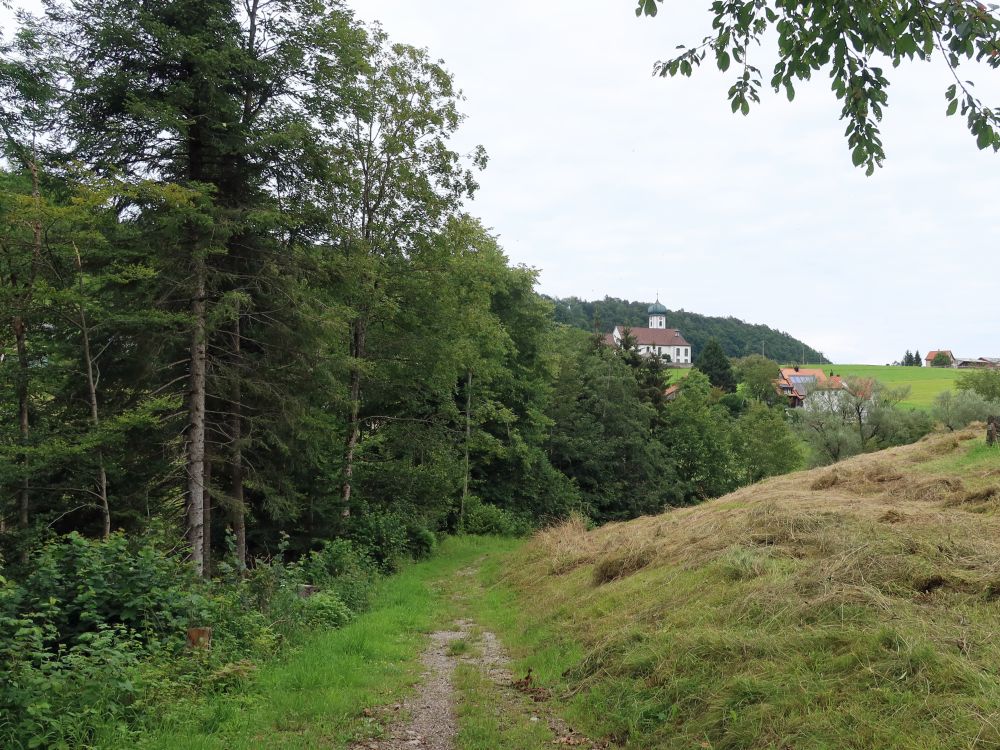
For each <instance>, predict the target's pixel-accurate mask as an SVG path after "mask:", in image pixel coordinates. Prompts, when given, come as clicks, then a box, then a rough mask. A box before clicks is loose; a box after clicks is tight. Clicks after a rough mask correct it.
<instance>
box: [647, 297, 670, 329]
mask: <svg viewBox="0 0 1000 750" xmlns="http://www.w3.org/2000/svg"><path fill="white" fill-rule="evenodd" d="M646 312H647V313H648V314H649V327H650V328H666V327H667V308H666V307H664V306H663V305H662V304H660V295H659V294H657V295H656V302H654V303H653V304H651V305H650V306H649V309H648V310H646Z"/></svg>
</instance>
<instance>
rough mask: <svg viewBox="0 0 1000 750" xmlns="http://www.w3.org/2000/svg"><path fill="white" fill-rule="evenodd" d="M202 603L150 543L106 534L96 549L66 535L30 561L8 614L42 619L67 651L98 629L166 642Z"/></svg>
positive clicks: (186, 571) (184, 569)
mask: <svg viewBox="0 0 1000 750" xmlns="http://www.w3.org/2000/svg"><path fill="white" fill-rule="evenodd" d="M203 603H204V598H203V596H202V595H201V593H200V586H199V585H198V582H197V579H195V578H194V576H193V575H192V573H191V570H190V567H189V566H187V565H185V564H184V563H183V561H182V560H181V559H180V558H179V557H176V556H171V555H168V554H165V553H164V552H162V551H160V550H159V549H158V548H157V547H156V545H155V544H153V543H151V540H142V539H135V538H133V539H132V540H129V539H127V538H126V537H125V536H124V535H122V534H113V535H112V536H111V538H110V539H108V541H106V542H101V541H95V540H92V539H87V538H85V537H82V536H80V535H79V534H76V533H72V534H68V535H66V536H64V537H61V538H59V539H57V540H54V541H52V542H50V543H48V544H47V545H45V546H44V547H43V548H42V549H41V550H40V551H39V552H38V553H37V554H36V555H35V556H33V557H32V559H31V573H30V574H29V575H28V576H27V577H26V578H25V579H24V581H23V583H22V585H21V586H20V587H18V589H17V594H16V602H15V606H16V608H17V609H18V610H19V611H21V612H31V613H36V616H39V617H42V618H44V622H45V623H46V625H47V626H49V627H50V628H51V630H50V631H49V635H50V637H51V639H52V640H53V641H58V642H60V643H67V644H73V643H75V642H77V640H78V639H79V637H80V636H81V635H82V634H84V633H93V632H96V631H97V630H99V629H100V628H102V627H117V626H121V627H122V628H124V629H126V630H130V631H135V632H137V633H139V634H141V635H142V636H143V637H145V638H147V639H153V638H163V637H167V636H170V635H172V634H176V633H177V632H179V631H182V630H183V629H184V628H186V627H187V624H188V619H189V617H190V616H192V615H193V614H194V613H195V610H197V608H198V607H199V606H201V605H203Z"/></svg>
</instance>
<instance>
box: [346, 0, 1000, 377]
mask: <svg viewBox="0 0 1000 750" xmlns="http://www.w3.org/2000/svg"><path fill="white" fill-rule="evenodd" d="M708 5H709V3H708V2H707V0H702V1H701V2H697V3H676V2H672V3H668V4H667V5H666V6H664V8H663V10H661V13H660V15H659V17H657V18H655V19H648V18H643V19H639V18H636V16H635V13H634V8H635V2H634V0H549V1H548V2H539V0H505V2H502V3H501V2H468V1H467V0H354V2H353V7H354V8H355V10H356V12H357V14H358V15H359V17H361V18H362V19H364V20H366V21H373V20H376V19H377V20H378V21H379V22H381V23H382V25H383V27H384V28H385V30H386V31H387V32H389V34H390V35H391V36H392V37H393V38H394V39H396V40H398V41H402V42H407V43H411V44H415V45H418V46H422V47H427V48H428V49H429V50H430V51H431V53H432V55H434V56H435V57H439V58H442V59H443V60H444V61H445V62H446V64H447V66H448V68H449V69H450V70H451V71H452V73H453V74H454V75H455V78H456V79H457V81H458V84H459V85H460V86H461V88H462V89H463V91H464V92H465V95H466V97H467V101H466V102H465V112H466V113H467V114H468V119H467V121H466V123H465V125H464V127H463V130H462V133H461V137H460V145H461V146H462V148H463V149H464V148H471V146H472V145H474V144H478V143H481V144H483V145H484V146H485V147H486V149H487V151H488V152H489V154H490V165H489V167H488V169H487V170H486V172H485V173H484V174H483V175H482V177H481V180H480V182H481V185H482V187H481V190H480V192H479V194H478V196H477V198H476V200H475V202H474V203H473V205H472V207H471V209H472V211H473V212H474V213H475V214H477V215H478V216H480V217H481V218H482V219H483V220H484V222H485V223H486V224H487V225H488V226H490V227H492V228H493V230H494V231H495V232H496V233H497V234H498V235H499V236H500V238H501V241H502V243H503V245H504V247H505V248H506V250H507V253H508V254H509V255H510V257H511V258H512V259H513V260H514V261H515V262H519V263H525V264H527V265H530V266H534V267H536V268H538V269H540V271H541V282H540V289H541V291H543V292H546V293H549V294H555V295H559V296H568V295H577V296H580V297H584V298H590V299H593V298H600V297H603V296H604V295H606V294H607V295H612V296H616V297H625V298H629V299H640V300H651V299H652V298H653V297H654V296H655V295H656V294H657V292H659V295H660V300H661V301H662V302H663V303H664V304H666V305H667V306H668V307H670V308H672V309H677V308H684V309H685V310H692V311H695V312H699V313H705V314H710V315H732V316H735V317H738V318H742V319H744V320H747V321H751V322H755V323H766V324H768V325H770V326H773V327H775V328H779V329H782V330H785V331H788V332H789V333H791V334H793V335H794V336H797V337H799V338H802V339H803V340H805V341H806V342H807V343H808V344H810V345H811V346H814V347H816V348H818V349H820V350H822V351H824V352H825V353H826V355H827V356H828V357H830V358H831V359H833V360H834V361H836V362H840V363H851V362H866V363H875V364H882V363H885V362H887V361H892V360H895V359H900V358H902V356H903V352H904V351H905V350H906V349H908V348H909V349H919V350H920V351H921V352H923V353H926V352H927V351H928V350H930V349H936V348H939V347H940V348H948V349H952V350H954V351H955V353H956V354H960V355H965V356H981V355H992V356H1000V336H998V323H1000V305H998V302H1000V295H998V279H997V272H998V271H1000V232H998V229H1000V211H998V205H997V204H998V200H1000V196H998V191H997V187H998V181H997V177H996V174H997V169H998V167H1000V158H998V157H997V156H995V155H993V154H992V152H980V151H978V150H977V149H976V146H975V142H974V140H973V139H972V137H971V136H969V135H968V133H967V131H966V130H965V129H964V122H963V121H962V120H961V119H959V118H957V117H956V118H946V117H945V116H944V109H945V106H946V102H945V99H944V89H945V88H946V87H947V86H948V84H949V83H950V79H949V74H948V72H947V70H946V69H944V68H943V65H934V64H931V65H928V64H913V65H910V66H908V67H903V68H900V69H898V70H895V71H892V70H891V68H888V70H889V75H890V80H892V82H893V85H892V86H891V88H890V92H889V96H890V100H889V104H890V107H889V111H888V114H887V116H886V119H885V121H884V127H883V132H884V141H885V144H886V149H887V152H888V159H887V161H886V165H885V168H884V169H882V170H881V171H880V172H878V173H877V174H876V175H874V176H873V177H865V175H864V171H863V170H859V169H855V168H854V167H852V166H851V160H850V153H849V151H848V149H847V145H846V142H845V140H844V138H843V131H844V127H845V126H844V124H843V123H842V122H841V121H840V120H839V119H838V118H839V106H838V103H837V101H836V99H835V98H834V96H833V94H832V92H831V91H830V85H829V80H828V79H827V78H826V75H825V74H822V75H820V76H819V77H817V78H816V79H815V80H814V81H813V82H812V84H811V85H808V86H802V87H800V88H799V92H798V95H797V96H796V99H795V101H794V102H793V103H791V104H789V103H788V102H787V100H786V99H785V98H784V96H778V95H774V94H771V93H770V92H767V94H765V97H764V101H763V104H762V106H760V107H758V108H757V109H755V110H754V111H752V112H751V114H750V116H749V117H742V116H739V115H732V114H730V109H729V103H728V101H727V100H726V91H727V89H728V87H729V86H730V85H731V80H730V79H729V76H724V75H723V74H720V73H718V72H717V71H714V70H710V69H708V68H704V69H703V70H701V71H700V72H697V73H696V74H695V76H694V77H693V78H691V79H683V78H682V79H676V80H675V79H660V78H653V77H652V76H651V70H652V65H653V63H654V62H655V61H656V60H658V59H661V58H663V57H668V56H669V55H670V54H671V52H672V50H673V49H674V47H675V46H676V45H677V44H680V43H682V42H685V41H696V40H699V39H700V38H701V37H702V36H704V34H705V33H707V27H708V25H709V23H710V18H709V15H708V13H707V12H706V10H705V8H707V6H708ZM766 72H767V71H766V69H765V78H766V77H767V76H766ZM973 73H974V74H975V76H976V79H977V84H978V86H977V88H978V90H979V92H980V94H981V95H987V93H988V92H990V91H992V92H994V93H1000V92H998V91H997V89H998V87H997V85H996V77H997V74H996V73H995V72H991V71H980V70H975V71H971V70H970V75H971V74H973ZM987 98H989V97H987ZM990 103H992V104H994V105H997V104H1000V96H997V97H993V98H992V101H991V102H990ZM668 324H669V323H668Z"/></svg>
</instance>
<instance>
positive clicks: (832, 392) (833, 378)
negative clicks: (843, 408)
mask: <svg viewBox="0 0 1000 750" xmlns="http://www.w3.org/2000/svg"><path fill="white" fill-rule="evenodd" d="M774 386H775V388H776V389H777V391H778V393H780V394H781V395H782V396H784V397H785V398H787V399H788V405H789V406H790V407H792V408H793V409H795V408H798V407H800V406H805V403H806V399H807V398H808V397H809V394H811V393H815V392H817V391H821V392H823V395H824V396H827V397H828V398H827V399H825V400H826V401H829V402H831V403H836V402H837V401H838V400H839V394H840V393H842V392H847V384H846V383H845V382H844V381H843V380H842V379H841V377H840V376H839V375H834V374H833V373H832V372H831V373H829V374H827V373H826V372H824V371H823V370H821V369H819V368H806V367H797V366H796V367H782V368H781V369H780V370H779V371H778V378H777V379H776V380H775V381H774Z"/></svg>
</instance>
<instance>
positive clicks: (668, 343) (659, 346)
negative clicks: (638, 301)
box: [609, 300, 691, 365]
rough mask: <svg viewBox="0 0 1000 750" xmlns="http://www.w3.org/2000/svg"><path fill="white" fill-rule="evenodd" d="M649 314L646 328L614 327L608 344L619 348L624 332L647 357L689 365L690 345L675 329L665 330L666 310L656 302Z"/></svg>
mask: <svg viewBox="0 0 1000 750" xmlns="http://www.w3.org/2000/svg"><path fill="white" fill-rule="evenodd" d="M646 312H647V313H648V314H649V327H648V328H631V329H629V328H628V327H627V326H615V329H614V330H613V331H612V332H611V335H610V337H609V338H610V341H609V343H613V344H614V345H615V346H617V347H621V345H622V339H623V338H624V336H625V331H626V330H628V331H629V335H631V336H632V338H634V339H635V345H636V350H637V351H638V352H639V353H640V354H643V355H645V356H647V357H651V356H653V355H654V354H655V355H659V356H661V357H664V358H667V357H669V358H670V362H672V363H674V364H678V365H690V364H691V345H690V344H689V343H688V342H687V341H686V340H685V339H684V337H683V336H681V332H680V331H678V330H677V329H676V328H667V308H666V307H664V306H663V305H661V304H660V301H659V300H657V301H656V302H654V303H653V304H652V305H650V306H649V309H648V310H647V311H646Z"/></svg>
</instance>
